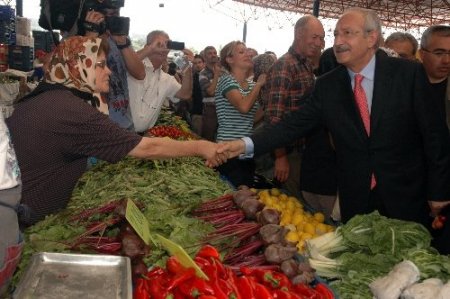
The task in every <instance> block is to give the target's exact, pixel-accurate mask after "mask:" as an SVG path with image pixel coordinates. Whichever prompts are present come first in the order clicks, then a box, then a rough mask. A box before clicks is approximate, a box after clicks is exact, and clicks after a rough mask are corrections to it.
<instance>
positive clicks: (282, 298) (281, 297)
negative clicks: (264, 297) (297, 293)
mask: <svg viewBox="0 0 450 299" xmlns="http://www.w3.org/2000/svg"><path fill="white" fill-rule="evenodd" d="M272 293H273V297H274V298H277V299H292V294H291V293H290V292H289V291H283V290H273V292H272Z"/></svg>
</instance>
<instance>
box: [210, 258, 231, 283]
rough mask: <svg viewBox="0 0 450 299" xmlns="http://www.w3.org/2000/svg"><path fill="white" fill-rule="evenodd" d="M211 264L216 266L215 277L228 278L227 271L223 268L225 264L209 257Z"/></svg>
mask: <svg viewBox="0 0 450 299" xmlns="http://www.w3.org/2000/svg"><path fill="white" fill-rule="evenodd" d="M211 264H212V265H213V266H214V267H215V268H216V271H217V277H219V278H228V277H227V274H228V273H227V271H226V270H225V266H224V265H223V264H222V263H221V262H220V261H219V260H218V259H212V258H211Z"/></svg>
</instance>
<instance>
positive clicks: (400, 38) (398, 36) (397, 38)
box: [384, 32, 419, 55]
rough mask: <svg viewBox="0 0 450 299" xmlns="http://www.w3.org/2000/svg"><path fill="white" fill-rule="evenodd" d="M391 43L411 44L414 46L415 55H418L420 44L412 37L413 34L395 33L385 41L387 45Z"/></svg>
mask: <svg viewBox="0 0 450 299" xmlns="http://www.w3.org/2000/svg"><path fill="white" fill-rule="evenodd" d="M391 42H410V43H411V45H412V46H413V55H416V52H417V48H418V47H419V43H418V42H417V39H416V38H415V37H414V36H412V34H410V33H408V32H394V33H392V34H391V35H389V36H388V37H387V38H386V40H385V41H384V43H385V44H389V43H391Z"/></svg>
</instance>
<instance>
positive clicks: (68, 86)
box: [7, 36, 226, 226]
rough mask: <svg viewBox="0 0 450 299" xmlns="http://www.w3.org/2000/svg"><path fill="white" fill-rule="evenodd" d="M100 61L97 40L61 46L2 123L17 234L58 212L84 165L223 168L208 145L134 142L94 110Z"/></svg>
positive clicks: (102, 71)
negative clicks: (173, 162)
mask: <svg viewBox="0 0 450 299" xmlns="http://www.w3.org/2000/svg"><path fill="white" fill-rule="evenodd" d="M106 55H107V43H106V42H105V41H104V40H102V39H100V38H89V37H82V36H74V37H70V38H68V39H66V40H64V41H63V42H61V43H60V44H59V45H58V47H57V48H56V49H55V52H54V53H53V55H52V57H51V58H50V62H49V64H48V68H47V70H46V73H45V80H44V82H42V83H41V84H40V85H39V86H38V87H37V88H36V89H35V90H34V91H33V92H32V93H31V94H29V95H28V96H26V97H25V98H23V99H22V100H21V101H20V102H19V104H18V105H17V107H16V109H15V111H14V113H13V115H12V116H11V117H10V118H9V119H8V120H7V124H8V126H9V129H10V132H11V137H12V141H13V144H14V147H15V150H16V154H17V159H18V161H19V167H20V169H21V171H22V183H23V192H22V200H21V206H22V213H21V214H20V215H19V217H20V221H21V224H22V225H24V226H27V225H31V224H33V223H35V222H36V221H39V220H42V219H43V218H44V217H45V216H46V215H48V214H52V213H55V212H57V211H59V210H61V209H63V208H65V207H66V205H67V202H68V200H69V199H70V196H71V193H72V190H73V188H74V186H75V184H76V183H77V181H78V179H79V178H80V177H81V175H82V174H83V173H84V171H85V169H86V163H87V158H88V157H96V158H99V159H101V160H105V161H108V162H112V163H114V162H117V161H119V160H121V159H122V158H124V157H125V156H127V155H128V156H132V157H137V158H147V159H163V158H170V157H178V156H201V157H203V158H205V159H207V165H208V166H211V167H212V166H217V165H218V164H219V163H222V162H223V161H225V160H226V158H225V156H223V155H222V156H217V155H216V148H217V145H216V144H214V143H211V142H208V141H183V142H182V141H176V140H172V139H168V138H147V137H141V136H139V135H137V134H135V133H132V132H128V131H126V130H124V129H122V128H120V127H119V126H118V125H116V124H115V123H113V122H112V121H111V120H110V119H109V118H108V116H106V115H104V114H102V113H100V112H99V111H98V110H97V109H95V108H94V107H96V106H98V100H97V99H96V98H95V97H94V96H93V93H94V92H107V91H108V89H109V75H110V74H111V71H110V70H109V68H108V66H107V65H106V60H105V59H106ZM93 106H94V107H93Z"/></svg>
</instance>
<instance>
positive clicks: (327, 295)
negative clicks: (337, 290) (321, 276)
mask: <svg viewBox="0 0 450 299" xmlns="http://www.w3.org/2000/svg"><path fill="white" fill-rule="evenodd" d="M314 289H315V290H316V292H317V293H319V294H321V295H322V298H323V299H334V294H333V292H332V291H331V290H330V289H329V288H328V287H327V286H326V285H325V284H323V283H320V282H319V283H318V284H316V286H315V288H314Z"/></svg>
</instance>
